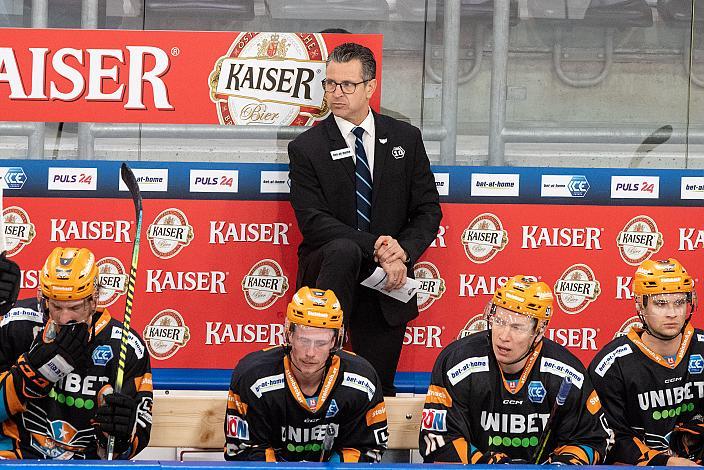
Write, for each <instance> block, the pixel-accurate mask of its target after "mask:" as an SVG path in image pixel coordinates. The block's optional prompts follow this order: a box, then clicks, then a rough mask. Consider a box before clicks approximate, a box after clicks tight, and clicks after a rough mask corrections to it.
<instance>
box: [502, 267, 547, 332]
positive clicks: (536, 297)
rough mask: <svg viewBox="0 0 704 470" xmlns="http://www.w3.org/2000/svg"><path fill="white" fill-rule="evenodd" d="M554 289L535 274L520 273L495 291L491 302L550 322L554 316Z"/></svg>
mask: <svg viewBox="0 0 704 470" xmlns="http://www.w3.org/2000/svg"><path fill="white" fill-rule="evenodd" d="M552 301H553V296H552V291H551V290H550V287H549V286H548V285H547V284H546V283H544V282H539V281H538V280H537V279H536V278H535V277H533V276H524V275H522V274H519V275H517V276H513V277H511V278H509V279H508V280H507V281H506V284H504V285H503V286H502V287H499V288H498V289H496V291H495V292H494V297H493V298H492V299H491V303H492V304H494V305H496V306H497V307H502V308H505V309H507V310H511V311H512V312H516V313H521V314H523V315H527V316H529V317H532V318H535V319H537V320H541V321H545V322H548V321H550V318H552Z"/></svg>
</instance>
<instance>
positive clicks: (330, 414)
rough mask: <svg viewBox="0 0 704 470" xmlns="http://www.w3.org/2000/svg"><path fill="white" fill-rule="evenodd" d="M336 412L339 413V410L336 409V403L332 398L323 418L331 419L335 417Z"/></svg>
mask: <svg viewBox="0 0 704 470" xmlns="http://www.w3.org/2000/svg"><path fill="white" fill-rule="evenodd" d="M338 411H340V408H338V406H337V402H336V401H335V399H334V398H333V399H332V400H330V406H328V409H327V411H326V412H325V418H333V417H335V416H337V412H338Z"/></svg>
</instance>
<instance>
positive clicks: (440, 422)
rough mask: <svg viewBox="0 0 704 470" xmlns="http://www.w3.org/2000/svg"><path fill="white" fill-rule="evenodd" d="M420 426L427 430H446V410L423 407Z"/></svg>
mask: <svg viewBox="0 0 704 470" xmlns="http://www.w3.org/2000/svg"><path fill="white" fill-rule="evenodd" d="M420 427H421V429H425V430H427V431H440V432H445V431H447V410H432V409H424V410H423V420H422V421H421V422H420Z"/></svg>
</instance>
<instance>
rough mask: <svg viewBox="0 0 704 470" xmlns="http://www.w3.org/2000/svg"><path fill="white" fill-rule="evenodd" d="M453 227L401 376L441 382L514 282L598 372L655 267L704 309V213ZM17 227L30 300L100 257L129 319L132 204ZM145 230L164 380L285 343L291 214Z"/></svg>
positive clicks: (445, 225) (196, 215)
mask: <svg viewBox="0 0 704 470" xmlns="http://www.w3.org/2000/svg"><path fill="white" fill-rule="evenodd" d="M443 214H444V216H443V221H442V225H441V227H440V231H439V233H438V236H437V238H436V240H435V242H434V243H433V246H431V247H430V248H429V249H428V250H427V252H426V253H425V255H424V256H423V258H422V259H421V260H420V261H419V262H418V263H417V264H416V267H415V271H416V276H417V277H418V278H421V279H422V280H423V288H422V290H423V293H422V294H421V295H420V296H419V299H418V302H419V306H420V308H421V315H420V317H419V318H418V319H417V320H416V321H414V322H413V323H412V324H410V325H409V326H408V328H407V333H406V346H405V347H404V350H403V356H402V359H401V365H400V368H399V370H401V371H428V370H430V369H431V367H432V364H433V362H434V360H435V358H436V357H437V354H438V353H439V352H440V350H441V348H443V347H445V346H446V345H447V344H449V343H450V342H451V341H452V340H453V339H454V338H456V337H457V336H458V334H460V333H461V332H462V330H463V329H465V328H466V329H468V330H476V329H478V328H482V327H483V324H482V323H483V322H482V319H481V315H480V314H481V312H482V310H483V308H484V306H485V305H486V303H487V302H488V301H489V300H490V298H491V294H493V292H494V290H495V289H496V287H498V286H499V285H500V284H502V283H503V282H504V281H505V280H506V277H507V276H510V275H514V274H530V275H536V276H538V277H539V278H540V279H541V280H543V281H545V282H547V283H548V284H549V285H550V286H553V289H554V291H555V293H556V300H557V301H556V305H555V315H554V317H553V320H552V321H551V323H550V326H549V330H548V332H547V336H548V337H550V338H553V339H554V340H556V341H557V342H558V343H560V344H563V345H565V346H567V347H568V348H569V349H570V350H571V351H572V352H574V353H575V354H576V355H577V356H578V357H580V358H581V359H582V360H583V361H585V362H588V361H589V360H590V359H591V358H592V357H593V355H594V354H595V353H596V351H597V350H598V349H599V348H601V347H602V346H604V345H605V344H606V343H607V342H608V341H610V340H611V339H612V338H613V337H614V336H615V335H617V334H621V333H623V332H624V331H625V330H626V328H628V327H629V326H630V325H632V324H633V322H634V318H633V317H634V315H635V310H634V303H633V300H632V297H631V291H630V281H631V276H632V275H633V273H634V271H635V269H636V265H637V264H638V263H639V262H640V261H642V260H643V259H646V258H649V257H652V258H654V259H658V258H666V257H670V256H674V257H676V258H678V259H679V260H680V261H681V262H682V263H683V264H684V265H685V267H687V268H688V269H689V270H690V271H691V272H692V273H693V276H694V277H695V285H696V286H697V290H698V291H699V294H700V298H702V297H701V294H702V293H703V292H701V287H700V283H699V279H700V276H701V273H700V272H699V270H700V269H701V266H702V265H704V263H702V261H703V259H702V247H704V229H701V228H700V226H699V224H697V223H695V221H698V220H702V217H703V216H704V208H701V207H665V206H650V207H646V206H595V205H593V206H588V205H585V206H575V205H550V206H547V205H537V204H492V205H489V204H465V203H448V204H443ZM4 219H5V223H6V224H7V228H6V234H7V235H8V240H9V246H8V249H9V253H10V255H11V256H13V259H15V260H16V261H18V262H19V264H20V266H21V267H22V269H23V275H24V277H23V288H24V289H23V291H22V294H23V296H25V297H26V296H35V295H36V288H37V278H38V270H39V269H40V268H41V266H42V263H43V261H44V258H45V257H46V255H47V254H48V253H49V251H50V249H51V248H52V247H54V246H57V245H64V246H86V247H89V248H91V249H92V250H94V251H95V253H96V256H97V257H98V259H100V260H101V262H100V264H101V283H102V285H103V288H104V292H103V296H102V297H101V302H102V303H103V304H104V305H107V306H108V307H107V308H108V309H109V310H111V311H112V312H113V313H114V314H115V316H116V317H117V318H122V313H123V311H124V295H123V292H124V286H125V280H126V272H127V269H128V268H129V266H126V265H125V264H124V263H126V262H128V260H129V259H130V254H131V247H132V242H133V237H134V223H135V220H134V214H133V211H132V204H131V203H130V202H129V201H128V200H126V199H101V200H100V204H96V200H95V199H90V198H81V199H79V198H67V199H58V198H43V197H36V198H34V197H32V198H23V197H7V198H6V199H5V210H4ZM143 230H144V232H143V233H142V247H141V253H140V266H139V273H138V277H137V292H136V296H135V301H134V305H135V312H134V314H133V317H132V323H133V326H134V328H135V329H136V330H138V331H139V332H140V333H141V334H142V335H143V337H144V338H145V340H146V342H147V344H148V348H149V352H150V353H151V355H152V358H153V360H152V365H153V367H176V368H225V369H227V368H231V367H233V365H234V364H235V363H236V362H237V361H238V360H239V359H240V358H241V357H242V356H243V355H244V354H246V353H248V352H250V351H253V350H256V349H261V348H264V347H268V346H270V345H274V344H279V343H280V342H281V341H282V340H283V320H284V312H285V310H286V304H287V302H288V301H289V299H290V297H291V295H292V294H293V289H294V288H295V286H294V284H295V272H296V247H297V244H298V243H299V241H300V233H299V232H298V229H297V227H296V223H295V218H294V215H293V211H292V209H291V207H290V205H289V204H288V202H286V201H243V200H218V201H212V200H175V199H147V200H145V201H144V226H143ZM480 234H481V236H479V235H480ZM699 316H700V313H699V312H698V313H695V320H694V321H695V324H701V321H700V320H699Z"/></svg>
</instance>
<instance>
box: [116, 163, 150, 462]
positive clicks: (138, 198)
mask: <svg viewBox="0 0 704 470" xmlns="http://www.w3.org/2000/svg"><path fill="white" fill-rule="evenodd" d="M120 177H121V178H122V181H124V182H125V185H126V186H127V189H129V191H130V194H131V195H132V201H133V202H134V212H135V217H136V219H137V230H136V231H135V235H134V245H133V246H132V265H131V266H130V275H129V278H128V280H127V299H126V301H125V318H124V320H122V336H121V338H120V359H119V361H118V363H117V377H116V378H115V392H116V393H120V392H122V381H123V380H124V378H125V362H126V359H127V340H128V338H129V334H130V320H131V319H132V301H133V300H134V284H135V280H136V278H137V260H138V258H139V240H140V234H141V233H142V195H141V194H140V192H139V184H137V179H136V178H135V177H134V173H132V170H131V169H130V167H129V166H127V163H124V162H123V163H122V166H121V167H120ZM114 450H115V436H114V435H112V434H111V435H110V436H108V446H107V453H108V455H107V459H108V460H112V454H113V451H114Z"/></svg>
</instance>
